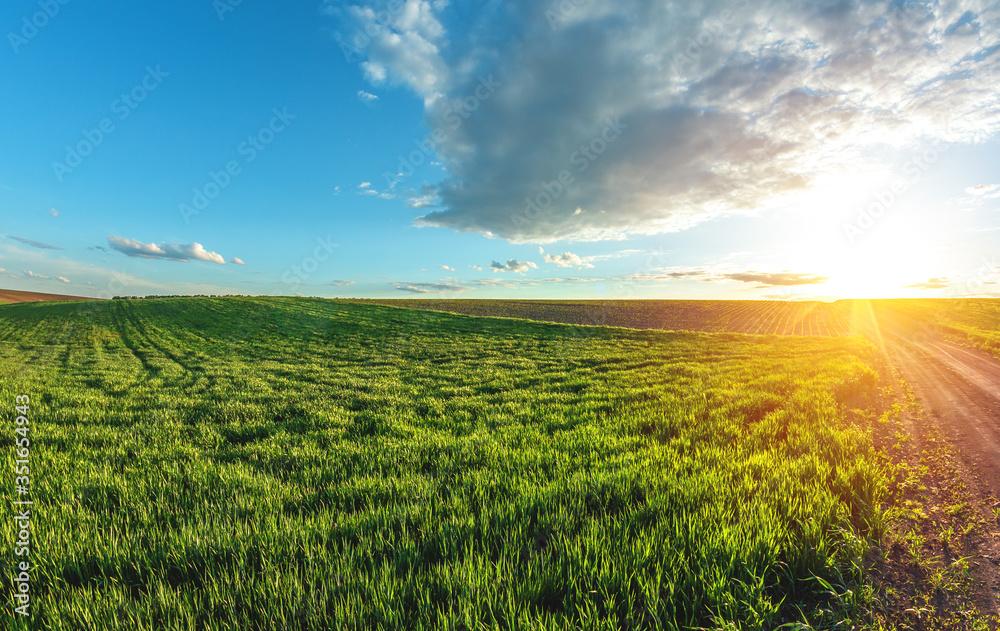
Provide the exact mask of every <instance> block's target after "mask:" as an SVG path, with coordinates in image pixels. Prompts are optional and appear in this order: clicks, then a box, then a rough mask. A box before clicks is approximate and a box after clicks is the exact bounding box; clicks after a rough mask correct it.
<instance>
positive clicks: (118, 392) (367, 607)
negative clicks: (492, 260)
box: [0, 298, 888, 630]
mask: <svg viewBox="0 0 1000 631" xmlns="http://www.w3.org/2000/svg"><path fill="white" fill-rule="evenodd" d="M877 361H878V360H877V353H876V350H875V347H874V346H873V345H872V344H869V343H868V342H866V341H864V340H862V339H860V338H853V337H841V338H830V337H811V338H792V337H784V338H782V337H752V336H745V335H739V334H724V333H720V334H708V333H695V332H688V333H679V332H670V333H668V332H661V331H637V330H629V329H616V328H592V327H581V326H573V325H562V324H544V323H537V322H527V321H521V320H505V319H489V318H472V317H467V316H459V315H453V314H446V313H434V312H426V311H414V310H407V309H395V308H391V307H385V306H378V305H363V304H351V303H343V302H337V301H328V300H320V299H294V298H175V299H153V300H114V301H108V302H100V303H58V304H57V303H40V304H21V305H9V306H2V307H0V373H2V376H3V379H2V386H0V401H2V402H3V404H4V406H5V415H4V418H7V419H10V420H9V421H8V423H7V424H8V426H9V427H8V428H6V429H5V430H4V431H3V438H2V441H0V444H2V446H0V452H2V463H3V468H4V471H11V470H12V469H13V467H14V462H13V461H14V459H15V455H14V440H15V435H14V432H13V427H14V423H13V418H14V416H15V413H14V400H15V399H14V397H15V396H16V395H22V394H24V395H29V396H30V397H31V405H30V413H29V417H30V438H31V475H32V489H31V491H32V493H31V497H32V499H33V501H34V502H35V506H34V513H33V528H34V530H33V532H32V551H31V559H32V561H33V563H35V568H34V570H33V571H34V576H33V579H32V583H31V590H32V592H31V595H32V601H31V603H32V606H33V607H34V609H33V615H32V617H31V619H30V623H25V622H24V620H23V619H21V618H18V622H17V623H16V624H19V625H21V624H22V623H24V624H23V625H22V626H23V627H27V626H31V628H40V629H41V628H44V629H67V630H70V629H72V630H77V629H101V628H120V629H209V628H211V629H233V630H236V629H577V628H583V629H613V628H615V629H617V628H633V629H638V628H650V629H690V628H697V627H708V628H727V629H760V628H774V627H775V626H777V625H779V624H781V623H784V622H792V621H803V620H808V621H809V622H810V623H811V624H812V625H813V626H814V627H815V628H851V625H852V624H854V625H861V624H863V623H862V621H859V620H858V619H856V616H857V615H858V613H857V611H858V610H857V609H856V608H854V607H851V606H850V605H851V602H852V598H854V599H857V598H860V597H861V596H859V595H858V594H859V591H860V589H863V583H859V579H860V578H861V566H862V562H861V558H862V555H863V554H864V553H865V552H866V550H867V549H868V548H869V546H870V545H871V544H872V543H873V542H875V541H877V540H878V539H879V538H880V537H881V534H882V531H883V529H884V527H885V524H884V522H883V510H882V509H883V506H882V504H883V500H884V497H885V493H886V488H887V484H888V481H887V475H886V473H885V471H884V470H883V468H882V467H881V465H879V464H878V463H879V462H880V460H879V459H878V458H877V457H876V454H875V452H874V450H873V447H872V443H871V440H870V438H869V436H868V433H867V432H866V431H865V430H864V428H863V427H862V425H863V424H864V422H866V421H864V420H863V419H867V418H869V417H870V416H871V415H872V414H874V413H876V412H877V411H876V409H875V406H876V405H877V401H876V393H877V392H878V388H879V377H878V373H877V371H876V369H875V368H876V363H877ZM8 482H9V481H8V479H5V480H4V481H3V487H2V488H3V494H4V497H3V507H2V508H0V511H2V514H0V533H2V539H3V540H4V541H13V540H14V537H15V528H14V525H13V522H12V520H11V518H10V517H11V515H10V511H11V508H10V507H11V501H12V500H14V499H18V498H17V497H14V491H13V487H12V485H11V484H10V483H8ZM4 554H5V555H7V556H5V558H7V559H12V558H14V557H13V556H11V555H9V553H7V552H4ZM5 563H6V561H5ZM12 576H13V573H12V572H10V571H4V572H3V573H2V578H0V587H2V589H3V590H4V592H5V594H10V593H11V592H12V590H13V589H14V585H13V583H12ZM848 589H854V590H855V591H853V592H848V591H847V590H848ZM834 593H836V594H838V595H837V596H836V597H834V596H833V594H834ZM845 594H846V595H845ZM851 594H853V596H851ZM5 598H6V596H5ZM6 602H7V606H12V605H11V604H10V601H9V600H7V601H6ZM838 625H842V626H838ZM14 628H21V627H19V626H15V627H14Z"/></svg>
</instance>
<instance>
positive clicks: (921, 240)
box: [783, 178, 940, 298]
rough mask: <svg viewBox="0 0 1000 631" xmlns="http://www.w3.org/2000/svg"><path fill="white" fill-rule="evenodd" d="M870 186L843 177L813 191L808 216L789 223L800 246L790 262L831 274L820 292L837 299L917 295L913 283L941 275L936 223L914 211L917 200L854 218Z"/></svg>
mask: <svg viewBox="0 0 1000 631" xmlns="http://www.w3.org/2000/svg"><path fill="white" fill-rule="evenodd" d="M863 188H864V186H863V185H860V184H858V183H855V182H853V181H852V180H851V179H849V178H843V179H842V180H841V181H840V182H839V184H838V185H837V186H832V185H831V186H826V187H822V189H820V190H814V191H812V192H811V195H809V200H808V205H807V206H805V208H808V209H809V211H808V213H804V215H807V216H808V219H806V220H804V221H802V222H797V223H796V224H794V225H789V226H787V231H786V232H785V234H784V235H783V236H785V238H786V240H787V241H788V242H793V243H794V244H795V245H794V247H792V248H791V252H792V253H794V254H793V256H792V257H790V260H789V264H790V265H792V266H794V268H795V270H796V271H804V272H809V273H814V274H817V275H820V276H824V277H826V278H827V280H826V282H825V283H823V284H822V285H818V286H817V287H816V288H815V293H817V294H822V295H826V296H829V297H831V298H899V297H907V296H916V295H918V293H917V292H916V290H914V289H908V288H907V285H913V284H915V283H919V282H923V281H926V280H927V279H928V278H931V277H934V276H939V275H940V274H939V273H938V272H939V271H940V266H939V265H938V263H939V262H940V261H939V260H938V259H939V258H940V252H938V251H937V250H936V248H935V247H934V245H935V243H936V240H935V237H934V234H935V229H934V226H933V225H931V224H930V223H928V222H927V221H924V220H923V217H925V216H926V215H925V214H924V213H919V212H914V210H915V208H914V206H913V204H914V203H915V202H914V201H912V200H906V201H904V202H901V203H899V204H896V205H894V206H893V207H891V208H890V209H887V211H886V212H885V213H884V214H882V215H881V216H879V217H877V218H873V219H872V220H871V221H870V222H864V223H861V224H860V226H861V227H860V229H851V228H849V227H850V226H854V227H857V225H858V224H856V223H854V222H853V221H852V220H853V218H854V217H855V216H856V214H855V213H854V212H853V211H852V209H857V208H859V207H862V204H863V203H864V200H865V199H867V196H866V195H864V194H858V193H857V191H858V190H859V189H863Z"/></svg>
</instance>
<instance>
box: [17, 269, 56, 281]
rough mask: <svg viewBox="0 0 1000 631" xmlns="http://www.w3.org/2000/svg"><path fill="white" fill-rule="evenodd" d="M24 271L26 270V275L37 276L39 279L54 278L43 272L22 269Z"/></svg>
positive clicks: (29, 276)
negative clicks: (37, 272)
mask: <svg viewBox="0 0 1000 631" xmlns="http://www.w3.org/2000/svg"><path fill="white" fill-rule="evenodd" d="M22 271H23V272H24V275H25V276H27V277H28V278H37V279H39V280H51V278H52V277H51V276H45V275H43V274H36V273H34V272H32V271H31V270H22Z"/></svg>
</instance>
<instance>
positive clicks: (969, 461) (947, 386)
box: [882, 326, 1000, 613]
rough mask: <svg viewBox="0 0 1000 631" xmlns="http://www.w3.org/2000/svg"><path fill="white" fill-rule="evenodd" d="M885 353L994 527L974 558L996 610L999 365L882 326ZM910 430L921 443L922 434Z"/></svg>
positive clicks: (999, 576)
mask: <svg viewBox="0 0 1000 631" xmlns="http://www.w3.org/2000/svg"><path fill="white" fill-rule="evenodd" d="M882 330H883V339H884V341H885V346H886V351H887V352H888V353H889V355H890V356H891V357H892V358H893V359H894V361H895V363H896V365H897V367H898V368H899V370H900V373H901V374H902V376H903V378H904V379H905V380H906V381H907V383H909V385H910V387H911V388H912V390H913V393H914V395H915V397H916V398H917V401H918V402H919V403H920V405H921V407H922V408H923V409H924V411H925V412H926V416H925V417H923V419H920V420H917V421H915V422H916V423H918V424H919V423H920V422H924V423H932V424H933V425H934V426H935V428H936V429H937V431H938V433H939V434H940V435H941V436H942V437H944V438H946V439H947V440H948V441H949V442H950V443H951V444H952V445H953V446H954V447H955V452H956V453H957V455H958V457H959V459H960V461H961V464H962V469H963V472H962V473H963V478H964V479H965V483H966V485H967V486H968V487H969V489H970V490H971V491H972V493H973V495H974V496H975V498H976V499H977V500H978V503H979V504H980V507H981V510H982V512H983V513H984V518H986V519H987V521H988V522H989V523H992V524H993V527H992V528H991V530H992V532H990V533H987V537H986V539H985V540H984V541H983V545H982V549H981V553H982V554H981V558H980V559H978V560H974V561H973V564H974V568H975V569H974V574H975V575H976V578H977V580H978V581H979V583H980V584H979V585H978V590H977V591H978V592H979V599H977V600H979V601H980V602H979V605H980V607H981V608H983V609H984V610H985V611H986V612H990V611H992V612H993V613H998V612H1000V570H998V567H997V563H998V561H1000V541H998V539H1000V537H998V536H997V532H996V522H995V520H994V519H993V516H992V514H991V508H992V507H993V503H994V502H996V501H997V499H996V496H997V495H998V494H1000V363H998V362H997V361H996V360H995V359H992V358H990V357H987V356H985V355H983V354H981V353H979V352H977V351H973V350H969V349H966V348H963V347H961V346H957V345H955V344H952V343H949V342H946V341H944V340H941V339H935V338H928V337H924V336H920V337H916V338H909V337H907V335H906V334H905V333H902V332H901V331H900V329H896V330H895V331H893V330H892V328H891V327H890V328H887V327H885V326H883V329H882ZM921 430H922V428H920V427H919V426H917V427H914V428H913V431H914V433H915V434H916V436H915V438H917V440H918V441H920V438H921V436H922V435H924V432H923V431H921Z"/></svg>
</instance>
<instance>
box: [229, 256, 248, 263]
mask: <svg viewBox="0 0 1000 631" xmlns="http://www.w3.org/2000/svg"><path fill="white" fill-rule="evenodd" d="M229 262H230V263H232V264H234V265H246V263H244V262H243V259H241V258H240V257H238V256H234V257H233V258H232V259H230V261H229Z"/></svg>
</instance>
